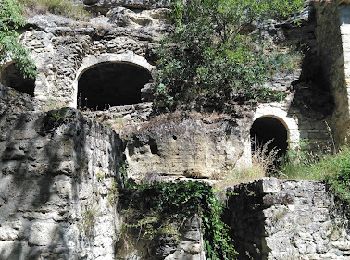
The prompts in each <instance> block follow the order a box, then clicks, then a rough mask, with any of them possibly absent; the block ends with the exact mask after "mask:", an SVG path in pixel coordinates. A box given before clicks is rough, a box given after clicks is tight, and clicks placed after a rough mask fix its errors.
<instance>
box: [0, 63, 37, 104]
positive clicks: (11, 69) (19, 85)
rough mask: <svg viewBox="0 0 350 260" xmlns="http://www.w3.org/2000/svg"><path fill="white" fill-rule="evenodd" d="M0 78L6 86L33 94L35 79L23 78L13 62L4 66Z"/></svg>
mask: <svg viewBox="0 0 350 260" xmlns="http://www.w3.org/2000/svg"><path fill="white" fill-rule="evenodd" d="M0 79H1V83H2V84H3V85H5V86H6V87H10V88H13V89H15V90H17V91H19V92H21V93H26V94H29V95H31V96H32V97H33V96H34V88H35V79H30V78H25V77H24V76H23V74H22V73H21V72H20V70H19V69H18V68H17V67H16V65H15V64H14V63H12V64H10V65H8V66H7V67H5V69H4V70H3V71H2V73H1V77H0Z"/></svg>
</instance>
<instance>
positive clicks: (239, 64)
mask: <svg viewBox="0 0 350 260" xmlns="http://www.w3.org/2000/svg"><path fill="white" fill-rule="evenodd" d="M303 4H304V1H302V0H293V1H290V0H278V1H277V0H276V1H270V0H263V1H255V0H245V1H236V0H193V1H187V4H186V6H184V4H183V1H182V0H177V1H174V4H173V8H172V10H173V11H172V14H171V18H172V20H173V23H174V30H173V31H172V33H170V35H169V36H167V37H166V38H165V39H164V41H163V44H162V46H161V47H160V48H159V50H158V56H159V60H158V64H157V65H158V71H159V72H158V77H157V89H156V93H155V96H156V101H155V106H156V107H157V108H158V109H167V110H174V109H175V108H176V107H179V106H181V105H192V104H201V103H206V104H207V105H209V106H210V105H214V106H216V107H217V106H219V104H223V103H224V102H225V101H227V100H235V101H247V100H274V99H279V98H281V95H280V94H278V93H276V92H274V91H272V90H270V89H267V88H265V87H263V83H264V82H265V81H266V79H267V77H268V76H269V74H271V73H272V72H273V71H276V67H279V68H283V67H286V69H287V70H288V71H290V70H292V69H293V68H292V67H291V66H293V64H295V63H294V62H291V59H288V58H286V59H281V57H279V56H277V55H272V54H271V51H270V50H269V48H270V47H271V46H267V45H268V44H267V43H265V42H264V40H263V39H262V38H261V37H259V34H258V33H253V31H254V30H256V27H254V26H253V21H255V24H256V23H259V22H261V21H262V20H263V19H265V18H267V17H270V18H278V19H282V18H286V17H288V16H289V15H291V14H292V13H293V12H296V11H298V10H300V9H301V8H302V7H303ZM295 60H296V59H294V61H295Z"/></svg>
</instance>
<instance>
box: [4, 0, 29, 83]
mask: <svg viewBox="0 0 350 260" xmlns="http://www.w3.org/2000/svg"><path fill="white" fill-rule="evenodd" d="M24 24H25V20H24V18H23V16H22V7H21V5H19V4H18V2H17V1H16V0H2V1H0V64H1V63H4V62H6V61H7V60H13V61H14V62H15V65H16V67H17V68H18V69H19V70H20V72H21V73H22V74H23V76H24V77H29V78H34V77H35V75H36V68H35V66H34V63H33V61H32V60H31V59H30V57H29V53H28V51H27V50H26V49H25V48H24V47H23V46H22V45H21V43H20V41H19V33H18V32H17V31H18V30H19V29H20V28H22V27H23V26H24Z"/></svg>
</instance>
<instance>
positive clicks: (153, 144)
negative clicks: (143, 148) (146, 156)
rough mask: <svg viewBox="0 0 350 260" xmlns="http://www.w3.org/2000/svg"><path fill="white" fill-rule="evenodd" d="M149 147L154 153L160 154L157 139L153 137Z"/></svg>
mask: <svg viewBox="0 0 350 260" xmlns="http://www.w3.org/2000/svg"><path fill="white" fill-rule="evenodd" d="M149 147H150V149H151V153H152V154H155V155H159V150H158V146H157V142H156V140H154V139H152V138H151V139H150V140H149Z"/></svg>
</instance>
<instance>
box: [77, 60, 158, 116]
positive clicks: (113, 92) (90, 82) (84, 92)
mask: <svg viewBox="0 0 350 260" xmlns="http://www.w3.org/2000/svg"><path fill="white" fill-rule="evenodd" d="M151 79H152V76H151V73H150V72H149V71H148V70H146V69H144V68H142V67H139V66H137V65H134V64H129V63H110V62H109V63H101V64H98V65H96V66H94V67H91V68H89V69H88V70H86V71H85V72H83V74H82V75H81V77H80V79H79V82H78V107H79V108H88V109H91V110H105V109H108V108H109V107H112V106H121V105H131V104H137V103H141V102H142V100H141V89H142V88H143V87H144V85H145V84H146V83H148V82H150V80H151Z"/></svg>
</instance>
